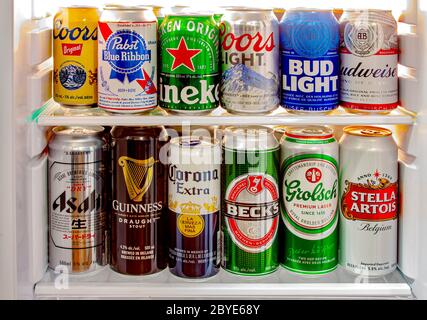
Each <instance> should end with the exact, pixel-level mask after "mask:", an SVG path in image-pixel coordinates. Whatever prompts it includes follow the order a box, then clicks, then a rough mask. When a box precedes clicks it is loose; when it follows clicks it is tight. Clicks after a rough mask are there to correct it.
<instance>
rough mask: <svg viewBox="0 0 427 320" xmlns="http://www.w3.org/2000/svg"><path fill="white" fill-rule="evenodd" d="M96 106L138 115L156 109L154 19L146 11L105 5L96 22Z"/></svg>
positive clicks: (155, 34)
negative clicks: (97, 24) (97, 30)
mask: <svg viewBox="0 0 427 320" xmlns="http://www.w3.org/2000/svg"><path fill="white" fill-rule="evenodd" d="M98 33H99V37H98V42H99V45H98V61H99V71H98V73H99V75H98V78H99V83H98V97H99V107H100V108H101V109H105V110H107V111H110V112H114V113H141V112H144V111H149V110H153V109H154V108H156V107H157V19H156V17H155V15H154V13H153V11H152V10H151V9H150V8H145V7H126V6H119V5H114V6H113V5H109V6H106V7H105V8H104V12H103V14H102V16H101V19H100V22H99V32H98Z"/></svg>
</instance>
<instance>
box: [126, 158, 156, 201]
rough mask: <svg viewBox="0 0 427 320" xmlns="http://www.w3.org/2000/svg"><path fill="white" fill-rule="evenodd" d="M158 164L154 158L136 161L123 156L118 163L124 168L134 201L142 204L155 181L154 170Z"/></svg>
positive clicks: (131, 197) (128, 188) (127, 185)
mask: <svg viewBox="0 0 427 320" xmlns="http://www.w3.org/2000/svg"><path fill="white" fill-rule="evenodd" d="M157 162H158V161H156V160H154V158H153V157H151V158H149V159H146V160H136V159H132V158H129V157H126V156H123V157H121V158H120V159H119V161H118V163H119V166H121V167H122V168H123V176H124V178H125V183H126V187H127V190H128V194H129V197H130V199H131V200H132V201H135V202H142V198H143V197H144V195H145V193H146V192H147V190H148V189H149V188H150V185H151V182H152V181H153V168H154V165H155V164H156V163H157Z"/></svg>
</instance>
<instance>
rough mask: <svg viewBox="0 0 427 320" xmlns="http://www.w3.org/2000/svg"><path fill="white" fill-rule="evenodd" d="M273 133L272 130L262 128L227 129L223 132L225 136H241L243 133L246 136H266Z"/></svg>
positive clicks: (235, 127) (236, 127)
mask: <svg viewBox="0 0 427 320" xmlns="http://www.w3.org/2000/svg"><path fill="white" fill-rule="evenodd" d="M273 132H274V130H273V129H271V128H269V127H264V126H246V127H238V126H234V127H228V128H226V129H225V130H224V133H225V135H233V136H234V135H241V134H242V133H245V134H246V136H253V137H256V136H259V135H267V134H272V133H273Z"/></svg>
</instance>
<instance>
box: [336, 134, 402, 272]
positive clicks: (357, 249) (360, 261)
mask: <svg viewBox="0 0 427 320" xmlns="http://www.w3.org/2000/svg"><path fill="white" fill-rule="evenodd" d="M340 147H341V148H340V160H341V161H340V163H341V165H340V194H341V205H340V211H341V213H340V227H339V230H340V232H339V248H340V249H339V262H340V264H341V265H342V266H343V267H344V268H345V269H347V270H348V271H351V272H353V273H356V274H359V275H362V276H383V275H385V274H388V273H391V272H393V271H394V270H395V269H396V265H397V215H398V208H399V202H398V201H399V199H398V160H397V159H398V158H397V146H396V143H395V142H394V140H393V137H392V135H391V132H390V131H389V130H387V129H384V128H378V127H347V128H345V129H344V135H343V137H342V139H341V142H340Z"/></svg>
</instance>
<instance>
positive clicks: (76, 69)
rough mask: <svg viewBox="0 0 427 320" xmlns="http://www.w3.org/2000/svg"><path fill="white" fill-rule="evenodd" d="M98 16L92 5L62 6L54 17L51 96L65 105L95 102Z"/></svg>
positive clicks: (87, 104) (92, 103) (94, 103)
mask: <svg viewBox="0 0 427 320" xmlns="http://www.w3.org/2000/svg"><path fill="white" fill-rule="evenodd" d="M98 20H99V12H98V9H97V8H94V7H83V6H75V7H68V8H61V9H60V11H59V12H58V13H57V14H56V15H55V17H54V20H53V64H54V67H53V78H54V79H53V98H54V100H55V101H56V102H58V103H60V104H62V105H65V106H92V105H96V104H97V102H98V97H97V91H98V88H97V85H98V83H97V76H98V58H97V55H98V38H97V37H98Z"/></svg>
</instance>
